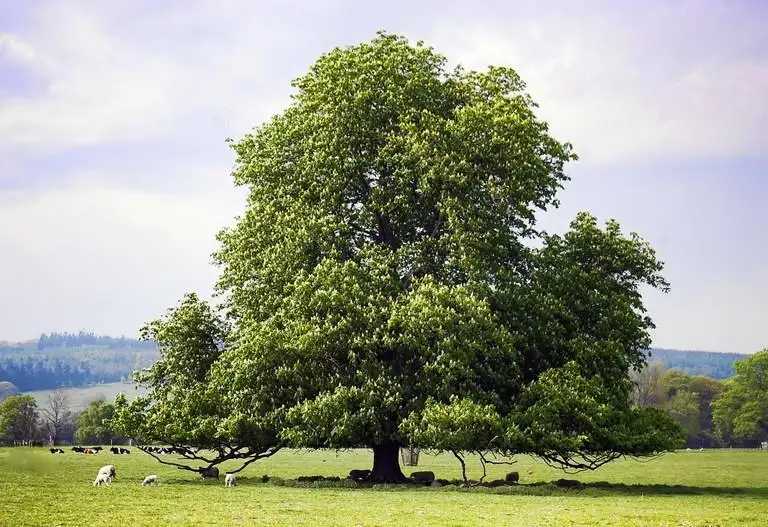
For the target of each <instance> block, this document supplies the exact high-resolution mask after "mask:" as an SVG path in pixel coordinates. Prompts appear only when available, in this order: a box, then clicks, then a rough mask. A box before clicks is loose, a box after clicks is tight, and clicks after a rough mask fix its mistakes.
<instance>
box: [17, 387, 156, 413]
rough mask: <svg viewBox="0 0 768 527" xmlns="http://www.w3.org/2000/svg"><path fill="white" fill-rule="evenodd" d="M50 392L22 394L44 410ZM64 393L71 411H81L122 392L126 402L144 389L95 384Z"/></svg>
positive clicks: (109, 399) (66, 390)
mask: <svg viewBox="0 0 768 527" xmlns="http://www.w3.org/2000/svg"><path fill="white" fill-rule="evenodd" d="M51 391H52V390H39V391H32V392H24V395H31V396H32V397H34V398H35V401H37V406H38V408H46V407H47V406H48V394H49V393H51ZM64 391H65V392H66V393H67V396H68V397H69V405H70V409H71V410H73V411H74V410H82V409H83V408H85V407H86V406H88V404H89V403H90V402H92V401H95V400H96V399H100V398H102V397H103V398H105V399H106V400H107V401H109V402H112V401H114V400H115V396H116V395H117V394H118V393H120V392H123V393H125V395H126V396H127V397H128V400H131V399H133V398H134V397H136V396H137V395H140V394H145V393H146V389H139V390H138V391H137V390H136V386H135V385H134V384H133V383H123V382H113V383H109V384H96V385H94V386H85V387H82V388H64Z"/></svg>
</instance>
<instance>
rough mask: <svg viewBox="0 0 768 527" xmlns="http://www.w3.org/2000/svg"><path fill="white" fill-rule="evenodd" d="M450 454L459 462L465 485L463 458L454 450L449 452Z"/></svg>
mask: <svg viewBox="0 0 768 527" xmlns="http://www.w3.org/2000/svg"><path fill="white" fill-rule="evenodd" d="M451 453H452V454H453V455H454V456H455V457H456V459H458V460H459V463H461V477H463V478H464V483H467V465H466V463H464V458H463V457H461V455H460V454H459V453H458V451H456V450H451Z"/></svg>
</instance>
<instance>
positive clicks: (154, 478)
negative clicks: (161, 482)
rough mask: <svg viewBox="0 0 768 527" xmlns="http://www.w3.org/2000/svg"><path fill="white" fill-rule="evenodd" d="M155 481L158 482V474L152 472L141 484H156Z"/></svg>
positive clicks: (144, 485)
mask: <svg viewBox="0 0 768 527" xmlns="http://www.w3.org/2000/svg"><path fill="white" fill-rule="evenodd" d="M155 483H157V474H150V475H149V476H147V477H146V478H144V481H142V482H141V486H142V487H146V486H147V485H154V484H155Z"/></svg>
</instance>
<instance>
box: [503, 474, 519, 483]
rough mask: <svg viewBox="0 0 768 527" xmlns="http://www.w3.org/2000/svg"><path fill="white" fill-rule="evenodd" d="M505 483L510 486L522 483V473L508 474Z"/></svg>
mask: <svg viewBox="0 0 768 527" xmlns="http://www.w3.org/2000/svg"><path fill="white" fill-rule="evenodd" d="M504 481H505V482H506V483H507V484H509V485H516V484H517V482H518V481H520V473H519V472H507V475H506V476H505V477H504Z"/></svg>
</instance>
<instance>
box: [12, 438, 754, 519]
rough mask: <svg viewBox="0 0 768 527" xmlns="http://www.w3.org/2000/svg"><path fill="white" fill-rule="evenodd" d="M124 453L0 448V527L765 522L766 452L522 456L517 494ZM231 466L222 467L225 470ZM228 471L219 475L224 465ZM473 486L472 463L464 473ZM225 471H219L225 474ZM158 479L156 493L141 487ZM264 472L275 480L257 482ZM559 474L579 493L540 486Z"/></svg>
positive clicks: (437, 464) (276, 462) (277, 460)
mask: <svg viewBox="0 0 768 527" xmlns="http://www.w3.org/2000/svg"><path fill="white" fill-rule="evenodd" d="M132 452H134V453H132V454H131V455H128V456H115V455H112V454H110V453H109V452H102V453H101V454H98V455H95V456H84V455H78V454H74V453H72V452H71V451H69V450H67V451H66V454H64V455H52V454H49V453H48V452H47V450H46V449H30V448H16V449H12V448H4V449H0V471H2V478H0V525H8V526H14V527H21V526H36V527H40V526H48V525H50V526H54V525H62V526H63V525H66V526H91V525H119V526H120V527H128V526H133V525H152V526H163V525H174V526H186V525H291V526H294V525H295V526H300V525H307V526H310V525H312V526H314V525H339V526H346V525H349V526H356V525H365V526H372V525H398V526H399V525H440V526H458V525H461V526H463V525H483V526H496V525H519V526H538V525H680V526H702V527H703V526H716V525H718V526H744V525H766V522H767V518H768V512H767V511H766V507H765V503H766V500H767V499H768V453H766V452H759V451H727V450H723V451H706V452H679V453H673V454H667V455H664V456H662V457H660V458H657V459H653V460H650V461H645V462H637V461H632V460H624V461H619V462H616V463H614V464H611V465H608V466H606V467H603V468H601V469H599V470H597V471H595V472H589V473H580V474H577V475H564V474H563V473H562V471H558V470H555V469H552V468H549V467H547V466H546V465H544V464H542V463H541V462H538V461H536V460H534V459H531V458H528V457H520V459H519V462H518V463H517V464H516V465H515V466H514V467H512V468H511V467H508V466H494V467H492V468H491V471H490V473H489V478H490V479H493V478H496V477H503V474H504V473H505V472H507V471H509V470H517V471H518V472H519V473H520V479H521V485H519V486H516V487H502V488H473V489H462V488H457V487H453V486H451V487H443V488H429V487H411V486H406V487H403V486H395V487H392V486H389V487H387V486H378V487H370V486H361V487H357V486H355V485H354V484H350V483H347V482H340V483H336V484H333V485H330V484H328V483H325V484H318V483H316V484H304V486H298V485H299V484H298V483H297V482H296V481H295V478H296V477H297V476H300V475H325V476H341V477H344V476H345V475H346V474H347V472H348V471H349V470H350V469H351V468H367V467H369V466H370V463H371V455H370V452H368V451H364V450H355V451H347V452H340V453H336V452H333V451H318V452H296V451H283V452H280V453H278V454H277V455H275V456H274V457H272V458H270V459H267V460H263V461H259V462H256V463H254V464H253V465H251V466H250V467H249V468H248V469H246V470H245V471H244V472H242V473H240V474H238V486H237V487H236V488H233V489H228V488H225V487H224V485H223V476H222V480H221V481H219V482H213V481H209V482H205V483H204V482H203V481H202V480H201V479H200V478H199V476H196V475H195V474H193V473H188V472H184V471H180V470H177V469H175V468H173V467H167V466H163V465H159V464H158V463H157V462H156V461H154V460H153V459H152V458H150V457H149V456H147V455H145V454H141V453H137V452H138V451H137V450H135V449H132ZM107 463H113V464H114V465H116V467H117V479H116V480H115V482H114V483H113V484H112V485H111V486H109V487H93V486H92V485H91V483H92V481H93V479H94V477H95V475H96V472H97V470H98V468H99V467H100V466H102V465H104V464H107ZM229 466H232V467H234V466H235V465H234V464H232V465H227V467H229ZM225 468H226V467H225ZM470 468H471V473H470V477H472V478H478V477H479V475H480V470H479V465H477V464H476V463H472V464H471V465H470ZM404 470H405V472H406V474H408V473H410V472H411V471H412V470H433V471H434V472H435V473H436V474H437V476H438V477H439V478H445V479H454V478H459V477H460V468H459V466H458V463H457V462H456V461H455V460H454V459H453V458H452V457H451V456H447V455H441V456H425V455H424V454H422V456H421V460H420V463H419V466H418V467H405V468H404ZM222 472H223V470H222ZM148 474H158V475H159V476H160V479H161V482H160V484H159V485H158V486H156V487H141V485H140V483H141V480H142V479H143V478H144V476H146V475H148ZM263 474H269V475H270V476H272V480H271V481H270V482H268V483H262V482H261V476H262V475H263ZM561 477H566V478H569V479H579V480H580V481H582V482H585V483H587V486H586V487H585V488H583V489H560V488H557V487H555V486H554V485H551V484H548V483H547V482H551V481H553V480H556V479H558V478H561Z"/></svg>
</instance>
